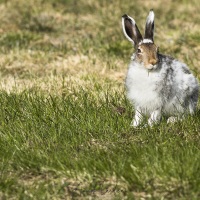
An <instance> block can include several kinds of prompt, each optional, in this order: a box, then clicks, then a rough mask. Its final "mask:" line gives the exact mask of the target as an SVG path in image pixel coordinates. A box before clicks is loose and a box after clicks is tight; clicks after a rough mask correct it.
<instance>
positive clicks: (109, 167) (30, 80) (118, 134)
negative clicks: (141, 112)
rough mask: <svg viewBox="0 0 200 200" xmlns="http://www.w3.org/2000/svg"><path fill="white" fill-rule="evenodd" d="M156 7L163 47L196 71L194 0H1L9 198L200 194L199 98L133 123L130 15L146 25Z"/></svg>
mask: <svg viewBox="0 0 200 200" xmlns="http://www.w3.org/2000/svg"><path fill="white" fill-rule="evenodd" d="M163 4H165V6H163ZM151 8H153V9H154V11H155V14H156V29H155V42H156V44H157V45H158V46H160V51H161V52H162V53H166V54H171V55H172V56H173V57H176V58H178V59H180V60H182V61H183V62H185V63H187V64H188V65H189V67H190V68H191V69H192V71H193V72H194V74H195V75H196V76H197V77H198V78H199V75H198V73H199V70H200V68H199V66H200V62H199V59H198V58H199V55H198V54H199V44H200V43H199V42H200V40H199V29H200V27H199V23H198V22H199V20H200V15H199V2H198V1H197V0H192V1H188V0H184V1H175V2H174V1H168V0H164V1H155V2H149V1H139V0H137V1H133V2H130V1H126V0H125V1H124V2H123V3H122V2H121V1H119V0H115V1H114V0H112V1H105V0H103V1H95V0H91V1H83V0H80V1H72V0H48V1H47V0H45V1H42V0H36V1H26V0H13V1H3V0H2V1H0V22H1V27H0V34H1V35H0V88H1V92H0V105H1V106H0V199H185V200H186V199H199V198H200V190H199V188H200V176H199V171H200V162H199V160H200V111H199V107H198V110H197V113H196V114H195V115H194V116H192V117H191V116H188V117H187V118H186V119H184V120H183V121H180V122H178V123H175V124H167V123H166V121H165V120H163V121H162V122H161V123H160V124H159V125H155V126H154V127H152V128H150V127H141V128H140V129H139V128H138V129H136V128H133V127H131V126H130V123H131V120H132V116H133V112H134V111H133V108H132V106H131V105H130V103H129V102H128V100H127V98H126V91H125V89H124V79H125V75H126V71H127V64H128V62H129V57H130V55H131V53H132V52H133V49H132V47H131V44H129V42H128V41H126V39H125V38H124V36H123V33H122V30H121V16H122V15H123V14H124V13H127V14H129V15H130V16H132V17H133V18H134V19H135V20H136V22H137V24H138V27H139V28H140V30H141V32H143V30H144V22H145V19H146V16H147V13H148V11H149V9H151ZM191 27H192V28H191Z"/></svg>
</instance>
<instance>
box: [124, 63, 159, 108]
mask: <svg viewBox="0 0 200 200" xmlns="http://www.w3.org/2000/svg"><path fill="white" fill-rule="evenodd" d="M159 80H160V74H159V73H156V72H148V70H146V69H145V68H144V67H143V66H141V65H140V64H138V63H134V64H133V63H131V65H130V67H129V69H128V72H127V78H126V87H127V92H128V94H127V95H128V98H129V100H130V101H131V102H133V103H134V104H135V105H136V106H139V107H140V108H142V109H143V110H146V111H147V112H151V111H152V110H154V109H156V107H159V106H160V104H161V99H160V97H159V96H158V92H156V91H155V90H156V86H157V85H158V84H159Z"/></svg>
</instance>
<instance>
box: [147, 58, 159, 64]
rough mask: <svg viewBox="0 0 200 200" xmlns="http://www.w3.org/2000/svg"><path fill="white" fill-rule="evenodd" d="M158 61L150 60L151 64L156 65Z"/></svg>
mask: <svg viewBox="0 0 200 200" xmlns="http://www.w3.org/2000/svg"><path fill="white" fill-rule="evenodd" d="M157 62H158V61H157V60H156V59H150V60H149V64H152V65H155V64H156V63H157Z"/></svg>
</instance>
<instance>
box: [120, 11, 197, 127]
mask: <svg viewBox="0 0 200 200" xmlns="http://www.w3.org/2000/svg"><path fill="white" fill-rule="evenodd" d="M122 29H123V32H124V35H125V37H126V38H127V39H128V40H129V41H130V42H131V43H132V44H133V45H134V47H135V50H136V52H135V53H134V54H133V55H132V57H131V62H130V65H129V68H128V72H127V76H126V81H125V85H126V88H127V97H128V99H129V100H130V102H131V103H132V104H133V105H134V107H135V116H134V119H133V121H132V123H131V125H132V126H134V127H137V126H139V125H140V124H141V122H142V120H143V118H144V117H148V124H149V125H150V126H152V125H153V124H154V123H158V122H160V119H161V117H162V115H165V116H167V117H168V120H167V122H174V121H176V120H178V119H181V118H182V117H183V116H184V115H185V114H187V113H190V114H193V113H194V112H195V109H196V107H197V101H198V93H199V85H198V81H197V79H196V78H195V77H194V76H193V74H192V73H191V72H190V70H189V68H188V67H187V65H186V64H184V63H182V62H180V61H178V60H176V59H174V58H172V57H171V56H167V55H163V54H160V53H159V50H158V47H157V46H156V44H155V43H154V12H153V10H150V12H149V15H148V17H147V20H146V25H145V34H144V38H143V37H142V35H141V33H140V31H139V29H138V27H137V25H136V23H135V21H134V19H133V18H131V17H129V16H128V15H126V14H125V15H123V16H122Z"/></svg>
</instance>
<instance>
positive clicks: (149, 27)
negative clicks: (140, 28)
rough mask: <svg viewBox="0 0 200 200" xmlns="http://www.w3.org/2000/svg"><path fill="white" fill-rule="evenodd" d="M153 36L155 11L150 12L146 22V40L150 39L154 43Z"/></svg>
mask: <svg viewBox="0 0 200 200" xmlns="http://www.w3.org/2000/svg"><path fill="white" fill-rule="evenodd" d="M153 36H154V12H153V10H150V12H149V15H148V17H147V20H146V26H145V33H144V39H148V40H150V41H152V42H153Z"/></svg>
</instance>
